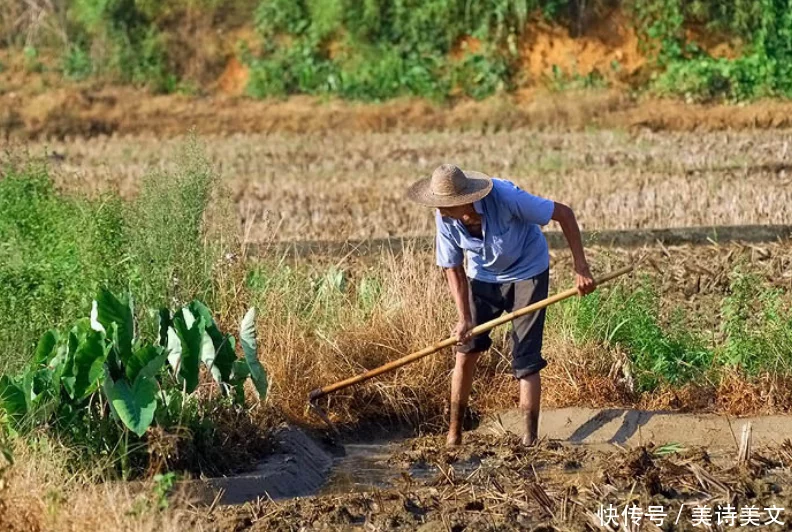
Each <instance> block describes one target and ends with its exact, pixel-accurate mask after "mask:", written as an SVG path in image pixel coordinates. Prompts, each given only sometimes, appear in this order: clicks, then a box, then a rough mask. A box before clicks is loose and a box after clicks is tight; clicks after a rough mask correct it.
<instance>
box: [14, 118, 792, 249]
mask: <svg viewBox="0 0 792 532" xmlns="http://www.w3.org/2000/svg"><path fill="white" fill-rule="evenodd" d="M203 140H204V141H205V144H206V150H207V152H208V154H209V156H210V157H211V158H212V160H213V161H215V162H216V166H217V168H218V170H219V171H220V173H221V174H222V176H223V178H224V180H225V183H226V184H227V186H228V187H229V188H230V189H231V191H232V193H233V197H234V199H235V201H236V203H237V207H238V214H239V221H240V226H244V227H246V234H247V237H248V239H249V240H252V241H258V242H260V241H271V240H276V241H291V240H336V241H338V240H342V241H343V240H347V239H366V238H381V237H389V236H391V237H392V236H397V237H398V236H416V235H429V234H431V233H432V231H433V226H432V224H433V221H432V217H431V215H430V213H429V212H428V211H427V210H426V209H422V208H420V207H418V206H415V205H412V204H409V203H407V202H405V201H403V199H402V195H403V192H404V190H405V189H406V187H407V186H408V185H409V184H410V183H411V182H412V181H413V180H414V179H416V178H418V177H422V176H425V175H428V174H429V173H430V172H431V170H432V169H433V168H434V167H435V166H436V165H437V164H439V163H441V162H444V161H452V162H455V163H457V164H458V165H460V166H461V167H463V168H471V169H477V170H480V171H484V172H487V173H489V174H491V175H494V176H498V177H504V178H508V179H511V180H513V181H514V182H516V183H517V184H518V185H520V186H522V187H523V188H525V189H526V190H528V191H531V192H533V193H535V194H540V195H544V196H547V197H550V198H553V199H555V200H557V201H561V202H565V203H568V204H569V205H571V206H572V207H573V208H574V209H575V211H576V213H577V215H578V218H579V221H580V223H581V226H582V227H583V228H584V229H585V230H602V229H630V228H664V227H685V226H701V225H741V224H784V223H789V222H790V220H792V147H791V146H790V144H792V142H791V141H792V132H790V131H765V132H736V133H727V132H717V133H652V132H649V131H641V132H633V133H628V132H623V131H589V132H574V133H549V132H535V131H529V130H518V131H515V132H500V133H492V134H481V133H473V132H465V133H450V132H433V133H387V134H384V133H359V134H357V133H349V132H340V133H337V134H329V133H322V134H315V135H292V134H280V133H279V134H271V135H239V136H236V135H235V136H230V137H206V138H204V139H203ZM181 142H182V140H181V139H179V138H175V139H171V140H160V139H157V138H154V137H131V138H107V137H99V138H94V139H89V140H78V141H74V142H69V143H61V142H52V143H49V144H47V145H46V149H48V150H50V152H55V153H56V154H58V155H56V156H53V157H52V159H53V165H54V166H55V167H56V168H57V173H58V175H60V176H61V177H60V180H61V183H62V184H63V186H64V187H65V188H67V189H70V190H80V191H89V192H94V193H95V192H99V191H108V190H112V191H118V192H120V193H121V194H122V195H124V196H130V195H133V194H135V192H136V190H137V187H138V184H139V182H140V178H141V176H143V175H144V174H145V173H146V172H150V171H155V172H156V171H157V170H158V169H161V168H162V167H163V165H167V164H171V163H170V162H166V161H172V160H173V158H172V156H173V154H174V153H175V152H176V149H177V147H178V145H179V144H180V143H181ZM29 149H30V150H31V151H32V152H33V153H41V152H42V150H43V149H44V148H43V147H42V146H41V145H31V146H30V148H29Z"/></svg>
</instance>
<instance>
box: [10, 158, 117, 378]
mask: <svg viewBox="0 0 792 532" xmlns="http://www.w3.org/2000/svg"><path fill="white" fill-rule="evenodd" d="M123 233H124V221H123V209H121V205H120V202H119V200H116V199H110V198H103V199H100V200H98V201H95V202H88V201H85V200H82V199H79V198H67V197H63V196H61V195H60V194H58V193H57V192H56V191H55V190H54V188H53V185H52V182H51V180H50V178H49V175H48V173H47V168H46V166H45V165H44V164H43V163H40V162H35V161H27V162H22V161H16V162H11V161H8V162H6V163H5V166H4V169H3V172H2V178H1V179H0V242H1V243H0V283H2V285H3V288H4V289H3V291H2V292H0V357H1V358H0V371H1V370H3V369H10V368H18V367H19V366H20V365H21V364H24V363H25V362H26V361H27V359H28V357H29V356H30V355H31V354H32V352H33V348H34V346H35V343H36V339H37V338H38V337H39V336H41V334H43V332H44V331H45V330H46V329H48V328H50V327H52V326H56V327H61V326H64V325H65V324H66V323H70V322H72V321H74V319H76V318H77V316H78V313H79V312H81V311H80V310H79V309H83V308H85V306H86V305H88V304H90V300H91V299H90V298H91V293H92V292H94V291H95V290H96V289H98V287H99V286H100V285H107V286H110V287H113V288H114V289H119V288H123V287H124V284H125V282H124V274H123V269H119V268H117V265H116V261H117V260H119V258H120V257H123V254H118V253H119V250H120V249H122V248H123V246H124V242H123Z"/></svg>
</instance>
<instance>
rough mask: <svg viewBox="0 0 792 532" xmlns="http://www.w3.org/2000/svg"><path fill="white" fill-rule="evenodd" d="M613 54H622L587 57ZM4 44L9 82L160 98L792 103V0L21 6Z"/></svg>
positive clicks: (10, 13)
mask: <svg viewBox="0 0 792 532" xmlns="http://www.w3.org/2000/svg"><path fill="white" fill-rule="evenodd" d="M606 22H607V24H605V23H606ZM603 24H605V25H604V26H603ZM548 36H549V41H548ZM603 42H605V43H606V44H607V48H608V50H610V51H611V52H613V53H607V54H604V55H603V54H601V55H602V57H600V59H602V60H600V61H595V62H593V63H592V62H590V61H587V60H586V57H585V55H586V54H590V53H597V46H601V45H602V43H603ZM576 43H583V44H582V45H581V46H577V44H576ZM598 43H599V44H598ZM559 46H561V47H563V46H566V47H570V48H569V50H567V52H566V53H565V54H564V53H559ZM0 47H2V48H4V49H5V50H3V51H2V55H0V57H2V58H3V59H2V60H3V61H5V63H7V64H5V65H2V66H0V71H2V70H7V71H14V70H18V69H21V70H23V71H25V72H27V73H30V72H33V73H36V72H40V73H49V74H51V75H55V76H57V77H56V79H57V80H58V81H59V82H60V81H84V80H98V81H100V82H105V83H117V84H131V85H135V86H145V87H148V88H150V89H151V90H152V91H155V92H188V93H201V92H204V91H211V90H214V89H217V88H218V86H219V87H221V88H222V86H224V85H228V83H231V84H232V85H236V86H239V87H240V89H239V90H240V91H244V92H246V93H247V94H249V95H251V96H253V97H258V98H260V97H270V96H285V95H291V94H312V95H336V96H340V97H343V98H346V99H354V100H368V101H382V100H386V99H390V98H394V97H399V96H419V97H426V98H429V99H433V100H437V101H444V100H448V99H459V98H475V99H481V98H485V97H487V96H489V95H492V94H494V93H497V92H514V91H517V90H519V89H522V88H525V87H531V86H536V85H545V86H550V87H551V88H553V89H565V88H570V87H572V88H581V87H582V88H585V87H602V86H608V85H611V84H617V85H619V86H621V87H627V88H629V89H630V90H639V91H649V92H651V93H653V94H658V95H672V96H682V97H685V98H686V99H688V100H700V101H710V100H727V101H740V100H747V99H754V98H759V97H788V96H789V95H790V94H792V75H791V74H792V9H790V6H789V2H787V1H782V0H740V1H738V2H726V3H725V2H716V1H715V0H694V1H690V0H684V1H683V0H632V1H629V2H618V1H613V0H609V1H608V0H597V1H593V2H586V1H585V0H485V1H478V2H473V1H470V0H362V1H353V0H296V1H295V0H261V1H258V2H257V1H255V0H239V1H234V2H231V1H224V0H167V1H162V2H155V1H152V0H60V1H56V2H46V3H38V2H26V1H24V0H9V1H8V2H4V3H3V6H2V7H0ZM564 55H565V56H566V57H562V56H564ZM560 58H561V59H563V61H562V60H560ZM537 61H538V62H542V63H543V65H544V67H546V68H543V69H537V68H534V67H535V64H536V63H537ZM231 66H233V67H234V69H232V70H231V71H230V72H229V67H231ZM237 71H238V72H237ZM10 77H11V76H9V78H10ZM218 79H219V80H220V83H218ZM229 79H230V80H231V81H229ZM3 85H6V83H4V82H0V92H2V91H3V90H8V89H7V88H6V89H4V88H3Z"/></svg>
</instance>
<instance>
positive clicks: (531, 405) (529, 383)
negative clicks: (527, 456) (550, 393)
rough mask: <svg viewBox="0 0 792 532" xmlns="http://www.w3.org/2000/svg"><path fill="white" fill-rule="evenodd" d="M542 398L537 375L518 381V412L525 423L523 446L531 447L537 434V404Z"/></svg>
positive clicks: (539, 379)
mask: <svg viewBox="0 0 792 532" xmlns="http://www.w3.org/2000/svg"><path fill="white" fill-rule="evenodd" d="M541 397H542V380H541V378H540V377H539V373H538V372H537V373H534V374H533V375H528V376H527V377H523V378H522V379H520V412H521V413H522V415H523V419H524V422H525V435H524V436H523V444H524V445H533V444H534V443H536V439H537V436H538V433H539V404H540V400H541Z"/></svg>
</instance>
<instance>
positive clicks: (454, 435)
mask: <svg viewBox="0 0 792 532" xmlns="http://www.w3.org/2000/svg"><path fill="white" fill-rule="evenodd" d="M460 445H462V434H460V433H459V432H450V431H449V433H448V437H447V438H446V447H459V446H460Z"/></svg>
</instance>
